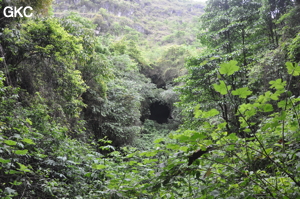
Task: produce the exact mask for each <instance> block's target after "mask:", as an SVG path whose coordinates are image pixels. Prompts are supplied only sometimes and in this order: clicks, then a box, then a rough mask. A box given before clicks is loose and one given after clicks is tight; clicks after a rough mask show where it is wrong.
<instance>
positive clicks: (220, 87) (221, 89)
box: [213, 80, 231, 95]
mask: <svg viewBox="0 0 300 199" xmlns="http://www.w3.org/2000/svg"><path fill="white" fill-rule="evenodd" d="M213 86H214V89H215V90H216V91H217V92H219V93H221V94H222V95H226V94H227V93H228V91H229V90H230V89H231V86H227V87H226V84H225V82H224V81H223V80H221V81H220V84H213Z"/></svg>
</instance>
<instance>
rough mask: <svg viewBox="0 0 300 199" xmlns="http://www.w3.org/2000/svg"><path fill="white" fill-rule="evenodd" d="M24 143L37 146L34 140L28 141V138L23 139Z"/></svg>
mask: <svg viewBox="0 0 300 199" xmlns="http://www.w3.org/2000/svg"><path fill="white" fill-rule="evenodd" d="M22 142H25V143H27V144H33V145H35V143H34V142H33V141H32V139H28V138H23V140H22Z"/></svg>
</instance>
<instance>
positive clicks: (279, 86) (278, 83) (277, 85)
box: [269, 79, 286, 90]
mask: <svg viewBox="0 0 300 199" xmlns="http://www.w3.org/2000/svg"><path fill="white" fill-rule="evenodd" d="M269 84H271V85H272V86H270V88H275V89H277V90H281V89H284V87H285V86H286V81H282V79H276V80H275V81H270V82H269Z"/></svg>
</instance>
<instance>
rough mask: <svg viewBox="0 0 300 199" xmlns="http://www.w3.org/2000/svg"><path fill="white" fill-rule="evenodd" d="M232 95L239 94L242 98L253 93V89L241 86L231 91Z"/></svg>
mask: <svg viewBox="0 0 300 199" xmlns="http://www.w3.org/2000/svg"><path fill="white" fill-rule="evenodd" d="M231 93H232V95H238V96H239V97H240V98H246V97H247V96H249V95H251V93H252V91H249V88H248V87H244V88H239V89H236V90H234V91H231Z"/></svg>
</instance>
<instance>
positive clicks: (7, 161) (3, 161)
mask: <svg viewBox="0 0 300 199" xmlns="http://www.w3.org/2000/svg"><path fill="white" fill-rule="evenodd" d="M0 162H1V163H9V162H10V160H5V159H2V158H0Z"/></svg>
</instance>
